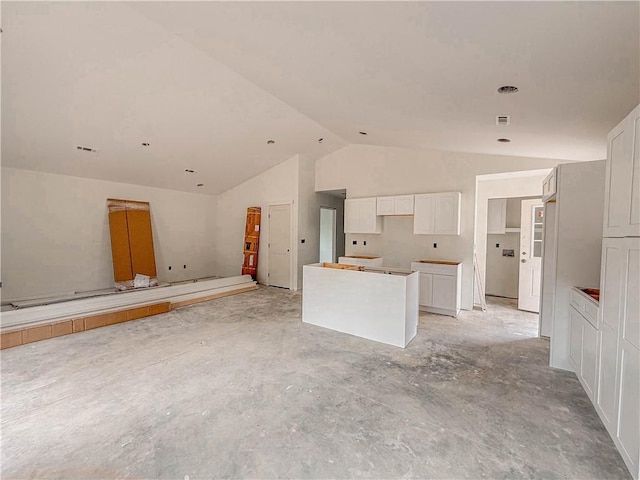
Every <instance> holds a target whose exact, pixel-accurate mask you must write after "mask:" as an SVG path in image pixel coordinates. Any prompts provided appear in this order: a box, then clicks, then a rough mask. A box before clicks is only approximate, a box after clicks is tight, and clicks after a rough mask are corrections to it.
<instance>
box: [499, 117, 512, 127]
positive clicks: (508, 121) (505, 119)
mask: <svg viewBox="0 0 640 480" xmlns="http://www.w3.org/2000/svg"><path fill="white" fill-rule="evenodd" d="M509 124H511V116H509V115H498V116H497V117H496V125H504V126H507V125H509Z"/></svg>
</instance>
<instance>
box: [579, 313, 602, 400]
mask: <svg viewBox="0 0 640 480" xmlns="http://www.w3.org/2000/svg"><path fill="white" fill-rule="evenodd" d="M597 346H598V331H597V330H596V329H595V328H594V327H593V326H592V325H591V324H590V323H589V322H587V321H586V320H583V321H582V359H581V360H580V379H581V380H582V385H583V386H584V389H585V391H586V392H587V395H588V396H589V398H590V399H591V401H593V399H594V393H595V391H596V354H597Z"/></svg>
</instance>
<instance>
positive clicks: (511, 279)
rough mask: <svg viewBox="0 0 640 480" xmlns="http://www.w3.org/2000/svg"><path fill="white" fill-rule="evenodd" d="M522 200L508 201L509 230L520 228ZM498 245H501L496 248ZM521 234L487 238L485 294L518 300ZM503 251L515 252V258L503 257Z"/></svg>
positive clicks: (507, 218) (507, 223)
mask: <svg viewBox="0 0 640 480" xmlns="http://www.w3.org/2000/svg"><path fill="white" fill-rule="evenodd" d="M521 204H522V198H508V199H507V212H506V213H507V214H506V226H507V228H520V216H521V215H520V206H521ZM496 245H500V246H499V247H496ZM519 248H520V234H519V233H517V232H510V233H505V234H500V235H498V234H489V235H488V236H487V275H486V277H487V284H486V286H485V293H486V294H487V295H496V296H498V297H507V298H518V277H519V270H520V264H519V263H518V258H519V256H518V251H519ZM502 250H513V251H514V255H515V256H513V257H503V256H502Z"/></svg>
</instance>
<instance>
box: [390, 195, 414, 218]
mask: <svg viewBox="0 0 640 480" xmlns="http://www.w3.org/2000/svg"><path fill="white" fill-rule="evenodd" d="M394 213H395V214H396V215H413V195H398V196H396V197H395V210H394Z"/></svg>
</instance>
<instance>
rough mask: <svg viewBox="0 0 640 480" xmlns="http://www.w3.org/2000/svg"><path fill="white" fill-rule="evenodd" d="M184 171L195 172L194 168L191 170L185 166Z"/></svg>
mask: <svg viewBox="0 0 640 480" xmlns="http://www.w3.org/2000/svg"><path fill="white" fill-rule="evenodd" d="M184 171H185V172H187V173H196V171H195V170H191V169H190V168H185V169H184Z"/></svg>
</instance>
